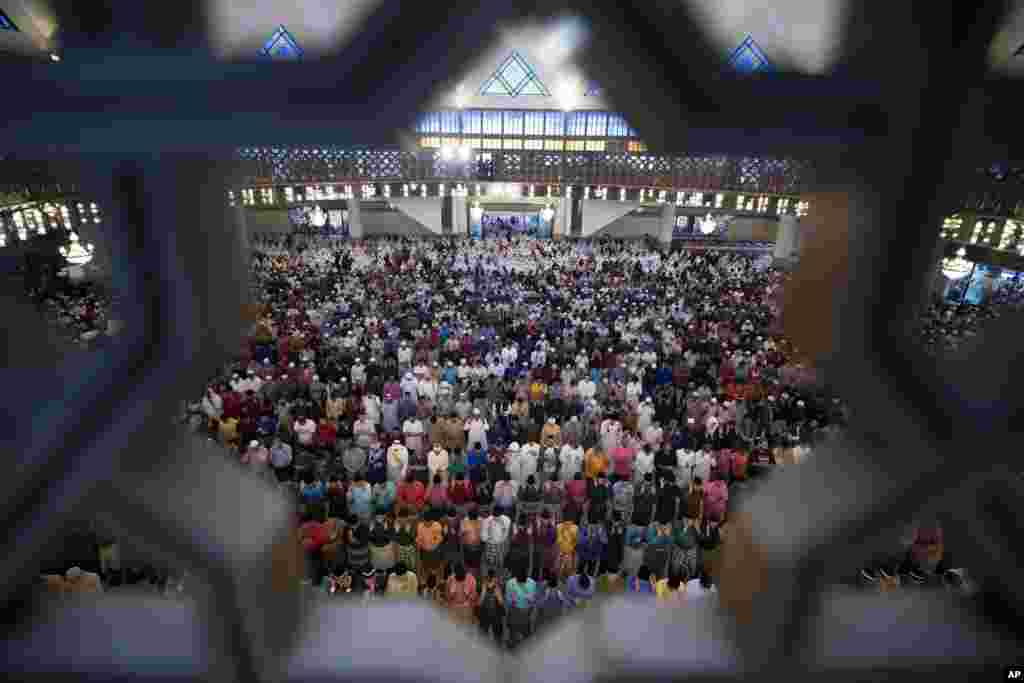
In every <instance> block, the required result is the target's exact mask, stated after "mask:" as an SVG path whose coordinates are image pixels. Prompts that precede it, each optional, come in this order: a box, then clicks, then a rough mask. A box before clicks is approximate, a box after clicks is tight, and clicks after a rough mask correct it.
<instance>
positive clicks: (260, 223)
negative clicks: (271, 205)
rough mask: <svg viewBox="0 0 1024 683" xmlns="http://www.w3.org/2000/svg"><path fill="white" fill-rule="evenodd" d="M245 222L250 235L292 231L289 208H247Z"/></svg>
mask: <svg viewBox="0 0 1024 683" xmlns="http://www.w3.org/2000/svg"><path fill="white" fill-rule="evenodd" d="M245 222H246V226H247V227H248V230H249V237H252V236H253V235H255V234H257V233H268V232H270V233H282V234H288V233H290V232H291V231H292V224H291V221H290V220H288V210H287V209H246V211H245Z"/></svg>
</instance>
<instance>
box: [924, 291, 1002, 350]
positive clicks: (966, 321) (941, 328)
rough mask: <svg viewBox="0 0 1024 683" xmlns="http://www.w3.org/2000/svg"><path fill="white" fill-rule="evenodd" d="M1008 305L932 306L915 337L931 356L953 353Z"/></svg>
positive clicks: (934, 304)
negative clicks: (917, 337)
mask: <svg viewBox="0 0 1024 683" xmlns="http://www.w3.org/2000/svg"><path fill="white" fill-rule="evenodd" d="M1011 305H1012V304H1010V302H1008V301H1000V302H991V303H988V304H983V305H974V304H967V303H948V302H946V303H933V304H932V305H931V306H929V307H928V309H927V310H926V311H925V313H924V314H923V315H922V316H921V321H920V326H919V327H918V330H919V331H918V335H919V337H920V340H921V343H922V344H923V346H924V348H925V349H926V350H927V351H928V352H929V353H933V354H942V353H946V352H953V351H956V350H958V349H959V348H961V347H962V346H963V345H964V344H966V343H968V342H969V341H970V340H971V339H972V338H974V337H975V336H977V335H978V333H979V332H981V331H982V329H983V328H984V326H985V324H986V323H988V322H989V321H992V320H995V319H997V318H998V317H999V316H1000V314H1001V313H1002V312H1003V311H1004V310H1007V309H1008V308H1009V307H1010V306H1011Z"/></svg>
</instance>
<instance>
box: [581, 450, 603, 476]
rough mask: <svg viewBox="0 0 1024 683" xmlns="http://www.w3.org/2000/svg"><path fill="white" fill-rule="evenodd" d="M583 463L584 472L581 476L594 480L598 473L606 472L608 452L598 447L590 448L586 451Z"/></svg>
mask: <svg viewBox="0 0 1024 683" xmlns="http://www.w3.org/2000/svg"><path fill="white" fill-rule="evenodd" d="M584 465H585V467H584V469H585V472H586V473H585V474H584V475H583V476H585V477H589V478H591V479H595V480H596V479H597V476H598V475H599V474H601V473H604V474H608V454H607V453H605V452H604V451H602V450H600V449H597V448H591V449H590V450H588V451H587V455H586V461H585V463H584Z"/></svg>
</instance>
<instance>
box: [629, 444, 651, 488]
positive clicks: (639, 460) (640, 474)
mask: <svg viewBox="0 0 1024 683" xmlns="http://www.w3.org/2000/svg"><path fill="white" fill-rule="evenodd" d="M633 471H634V473H635V474H634V477H633V478H634V479H635V480H636V481H640V480H642V479H643V478H644V475H645V474H647V473H649V472H653V471H654V453H652V452H650V451H649V450H647V449H642V450H639V451H637V453H636V456H635V457H634V458H633Z"/></svg>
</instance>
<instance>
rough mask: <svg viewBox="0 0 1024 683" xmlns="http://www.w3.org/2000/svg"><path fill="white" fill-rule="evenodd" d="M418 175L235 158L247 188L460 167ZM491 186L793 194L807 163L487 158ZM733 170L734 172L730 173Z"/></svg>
mask: <svg viewBox="0 0 1024 683" xmlns="http://www.w3.org/2000/svg"><path fill="white" fill-rule="evenodd" d="M426 154H428V155H430V156H431V157H432V158H433V160H434V164H433V165H432V166H430V167H428V168H427V169H424V168H423V167H422V166H421V165H420V164H418V163H417V159H418V155H417V154H416V153H413V152H402V151H399V150H394V149H342V148H337V147H335V148H320V149H315V150H306V149H295V150H291V151H286V150H280V149H261V148H246V149H244V150H242V151H241V152H240V153H239V156H240V158H241V159H243V160H246V161H251V162H254V164H255V165H254V166H252V167H251V170H250V171H249V177H248V178H247V179H246V180H247V181H248V182H249V183H251V184H256V185H259V184H266V183H282V182H332V181H350V182H372V181H375V180H390V179H398V178H402V179H404V180H409V181H413V182H422V181H438V180H448V179H459V178H463V177H465V166H466V164H459V163H455V162H445V161H444V160H443V159H442V156H441V153H440V152H439V151H432V152H426ZM491 154H492V156H493V157H494V158H495V169H496V170H495V178H494V179H495V180H499V181H523V180H533V181H535V182H560V181H561V182H565V183H573V184H583V185H587V184H589V185H622V186H625V187H659V188H690V189H705V190H744V191H748V192H777V193H783V192H784V193H791V194H797V193H799V192H801V191H803V190H805V189H806V188H807V187H808V185H807V183H808V180H809V178H808V175H809V173H808V171H809V168H808V163H807V162H803V163H801V162H798V161H796V160H793V159H775V158H769V159H763V160H762V159H756V158H748V159H729V158H726V157H677V156H671V155H655V154H640V155H637V154H626V153H607V152H542V151H531V150H524V151H522V152H509V151H501V152H491ZM736 169H739V171H738V172H737V170H736Z"/></svg>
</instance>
